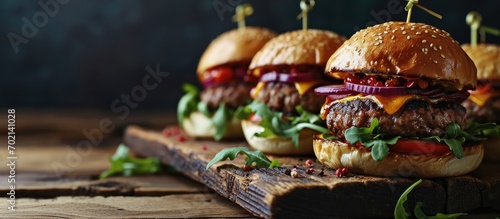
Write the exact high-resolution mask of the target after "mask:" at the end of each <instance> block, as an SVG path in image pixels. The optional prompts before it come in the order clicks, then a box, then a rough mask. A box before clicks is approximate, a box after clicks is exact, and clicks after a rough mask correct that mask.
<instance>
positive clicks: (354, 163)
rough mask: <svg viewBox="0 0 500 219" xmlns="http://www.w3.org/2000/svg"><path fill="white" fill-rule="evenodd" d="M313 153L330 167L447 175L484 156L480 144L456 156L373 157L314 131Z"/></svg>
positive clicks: (371, 172)
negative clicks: (461, 155) (315, 134)
mask: <svg viewBox="0 0 500 219" xmlns="http://www.w3.org/2000/svg"><path fill="white" fill-rule="evenodd" d="M313 145H314V153H315V155H316V157H317V158H318V160H319V161H320V162H321V163H323V164H324V165H325V166H328V167H330V168H333V169H338V168H342V167H348V168H349V171H352V172H355V173H359V174H368V175H374V176H403V177H423V178H433V177H450V176H459V175H463V174H466V173H469V172H471V171H473V170H475V169H476V168H477V167H478V166H479V164H481V160H482V159H483V153H484V149H483V145H482V144H477V145H474V146H472V147H465V148H464V153H463V157H462V158H461V159H458V158H456V157H455V155H453V153H452V152H449V153H446V154H440V155H411V154H398V153H393V152H389V154H388V155H387V157H386V158H385V159H384V160H381V161H375V160H374V159H373V158H372V156H371V151H370V150H368V149H367V148H365V147H355V146H350V145H348V144H346V143H344V142H341V141H338V140H326V139H323V138H321V136H320V135H317V136H315V137H314V139H313Z"/></svg>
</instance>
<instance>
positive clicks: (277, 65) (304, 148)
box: [238, 0, 345, 155]
mask: <svg viewBox="0 0 500 219" xmlns="http://www.w3.org/2000/svg"><path fill="white" fill-rule="evenodd" d="M313 6H314V1H306V0H302V1H301V3H300V8H301V9H302V13H300V14H299V16H298V17H297V18H298V19H301V18H302V19H303V21H304V22H303V29H302V30H297V31H292V32H287V33H284V34H281V35H279V36H277V37H276V38H274V39H272V40H271V41H269V42H268V43H266V45H265V46H264V47H263V48H262V49H261V50H260V51H259V52H258V53H257V54H256V55H255V57H254V58H253V59H252V63H251V64H250V67H249V74H250V76H253V77H258V78H260V82H259V83H258V84H257V86H256V87H255V88H253V89H252V91H251V96H252V98H253V99H254V101H253V102H252V103H251V104H249V105H248V106H246V107H245V108H241V109H242V110H241V111H240V112H239V113H238V114H239V117H240V118H242V119H244V120H243V121H242V122H241V125H242V128H243V132H244V134H245V138H246V140H247V142H248V144H249V145H250V146H251V147H253V148H255V149H257V150H260V151H262V152H264V153H270V154H277V155H299V154H312V144H311V140H312V135H313V134H314V133H316V132H320V133H323V132H325V131H328V130H327V129H326V128H325V127H324V122H323V121H321V119H320V118H319V116H318V115H317V114H318V113H319V110H320V108H321V105H322V103H323V102H324V99H323V98H320V97H318V96H316V95H314V92H313V89H314V88H315V87H317V86H318V85H321V84H324V83H325V82H326V81H327V79H326V78H325V77H324V75H323V69H324V66H325V64H326V62H327V60H328V57H329V56H330V55H331V54H332V53H333V52H334V51H335V50H336V49H337V48H338V47H339V46H340V45H341V44H342V43H343V42H344V41H345V38H344V37H343V36H339V35H337V34H335V33H333V32H330V31H325V30H308V29H307V25H308V24H307V14H308V12H309V11H311V9H312V8H313Z"/></svg>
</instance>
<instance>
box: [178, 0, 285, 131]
mask: <svg viewBox="0 0 500 219" xmlns="http://www.w3.org/2000/svg"><path fill="white" fill-rule="evenodd" d="M247 7H248V6H247ZM237 11H239V12H245V11H247V12H248V11H250V12H251V11H252V10H245V9H244V8H243V9H241V10H237ZM236 20H239V19H238V18H237V19H236ZM240 24H241V22H240ZM275 36H276V34H275V33H274V32H273V31H271V30H268V29H265V28H258V27H241V26H240V28H238V29H235V30H231V31H228V32H225V33H223V34H221V35H220V36H218V37H217V38H216V39H214V40H213V41H212V42H211V43H210V45H209V46H208V48H207V49H206V50H205V52H204V53H203V55H202V56H201V59H200V62H199V63H198V69H197V75H198V79H199V80H200V82H201V83H202V84H203V87H204V89H203V91H202V92H201V93H200V92H199V91H198V90H197V88H196V87H194V86H185V88H184V89H185V90H186V92H187V94H186V95H184V96H183V97H182V98H181V100H180V101H179V105H178V110H177V113H178V117H179V118H178V120H179V123H180V124H181V126H182V127H183V129H184V130H185V131H186V133H187V134H188V135H189V136H192V137H201V138H214V139H215V140H220V139H222V138H227V139H229V138H243V132H242V130H241V125H240V120H239V119H237V118H235V117H234V111H235V110H236V109H237V108H238V107H240V106H243V105H245V104H247V103H248V102H249V101H250V89H251V88H252V87H253V86H255V84H256V82H257V79H255V78H252V77H250V76H248V75H246V72H247V68H248V65H249V64H250V61H251V60H252V58H253V56H254V55H255V54H256V53H257V51H259V49H261V48H262V46H264V44H265V43H266V42H267V41H269V40H270V39H272V38H273V37H275Z"/></svg>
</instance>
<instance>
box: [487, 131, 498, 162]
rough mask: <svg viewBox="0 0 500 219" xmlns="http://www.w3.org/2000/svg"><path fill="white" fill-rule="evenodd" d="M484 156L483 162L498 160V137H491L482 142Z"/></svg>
mask: <svg viewBox="0 0 500 219" xmlns="http://www.w3.org/2000/svg"><path fill="white" fill-rule="evenodd" d="M483 144H484V158H483V162H486V163H495V162H500V137H493V138H490V139H488V140H486V141H484V142H483Z"/></svg>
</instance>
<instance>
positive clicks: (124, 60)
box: [0, 0, 500, 110]
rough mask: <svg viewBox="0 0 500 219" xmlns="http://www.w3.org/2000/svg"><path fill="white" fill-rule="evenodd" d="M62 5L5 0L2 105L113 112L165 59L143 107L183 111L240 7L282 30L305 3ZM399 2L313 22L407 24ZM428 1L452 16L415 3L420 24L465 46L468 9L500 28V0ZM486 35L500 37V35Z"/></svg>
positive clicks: (324, 5) (326, 4)
mask: <svg viewBox="0 0 500 219" xmlns="http://www.w3.org/2000/svg"><path fill="white" fill-rule="evenodd" d="M60 1H61V3H65V4H61V3H58V4H57V5H58V10H54V8H53V7H52V6H51V9H52V10H54V11H56V13H53V14H52V15H53V16H50V15H48V16H47V15H46V16H47V19H46V20H45V21H46V22H45V23H46V24H44V23H43V22H44V20H43V15H41V13H46V12H44V10H43V8H42V7H41V6H40V5H39V1H34V0H20V1H17V0H9V1H7V0H5V1H0V30H1V31H2V32H1V34H2V40H1V41H0V52H1V59H0V66H1V67H2V70H1V73H0V74H1V76H2V77H1V80H0V107H36V108H98V109H103V110H109V109H110V107H111V103H112V102H113V101H115V100H117V99H120V96H121V95H122V94H130V92H131V91H132V90H133V88H134V87H136V86H139V85H141V84H142V80H143V78H144V77H145V75H146V74H147V71H146V69H145V68H146V66H148V65H149V66H151V67H152V68H155V67H156V65H159V66H160V69H161V71H163V72H169V73H171V74H170V75H169V76H168V77H166V78H165V80H164V81H163V82H162V83H161V84H160V85H159V86H158V87H157V88H156V89H153V90H151V91H148V93H147V97H146V98H145V99H144V101H142V102H140V103H138V105H137V109H165V110H174V109H175V107H176V104H177V101H178V99H179V98H180V96H181V95H182V91H181V85H182V83H184V82H191V83H197V79H196V74H195V69H196V65H197V63H198V59H199V57H200V56H201V54H202V52H203V51H204V49H205V47H206V46H207V45H208V44H209V42H210V41H211V40H212V39H213V38H215V37H216V36H217V35H219V34H220V33H222V32H224V31H227V30H229V29H232V28H235V27H236V24H234V23H232V22H231V16H232V15H233V13H234V12H233V10H234V6H233V5H235V3H242V2H245V3H251V4H252V5H253V6H254V9H255V13H254V15H252V16H251V17H249V18H248V19H247V24H248V25H252V26H264V27H268V28H271V29H274V30H276V31H277V32H280V33H282V32H286V31H290V30H295V29H299V28H301V22H300V21H298V20H296V18H295V17H296V15H297V14H298V13H299V12H300V9H299V0H273V1H269V0H253V1H250V0H247V1H242V0H184V1H160V0H142V1H139V0H107V1H105V0H72V1H69V2H67V3H66V1H68V0H64V1H63V0H60ZM393 1H396V2H399V7H397V8H399V9H401V7H404V5H406V2H405V1H403V0H384V1H380V0H378V1H374V0H370V1H369V0H350V1H347V0H344V1H339V0H337V1H331V0H316V7H315V8H314V9H313V11H312V12H311V14H310V27H311V28H319V29H327V30H332V31H335V32H337V33H340V34H342V35H345V36H351V35H352V34H353V33H354V32H355V30H357V29H359V28H364V27H366V26H367V24H369V25H373V24H374V23H379V22H384V21H387V20H388V19H391V20H405V18H406V12H405V11H404V10H400V11H401V12H399V13H395V14H394V13H391V12H390V11H389V10H388V7H389V6H388V3H389V2H393ZM40 2H56V1H55V0H42V1H40ZM420 2H421V3H422V4H423V5H424V6H426V7H428V8H430V9H432V10H434V11H436V12H438V13H440V14H442V15H443V16H444V18H443V19H442V20H438V19H436V18H434V17H432V16H431V15H429V14H427V13H425V12H424V11H422V10H420V9H418V8H415V10H414V13H413V17H412V21H418V22H424V23H428V24H431V25H434V26H436V27H438V28H442V29H445V30H447V31H448V32H450V33H451V35H452V37H454V38H455V39H456V40H457V41H459V42H460V43H466V42H468V41H469V37H470V31H469V27H468V26H467V25H466V23H465V15H466V14H467V13H468V12H469V11H471V10H477V11H479V12H480V13H482V15H483V24H485V25H489V26H493V27H496V28H500V27H499V26H498V20H499V14H500V1H497V0H474V1H471V0H438V1H436V0H433V1H430V0H429V1H424V0H423V1H420ZM396 4H398V3H396ZM215 5H217V7H219V12H218V11H217V10H216V8H215ZM391 7H392V6H391ZM225 9H226V11H224V10H225ZM392 11H394V10H392ZM387 15H389V16H390V17H388V16H387ZM34 16H35V17H37V16H38V18H39V22H38V24H40V23H42V25H40V27H37V31H38V32H37V33H36V34H32V35H34V36H31V37H24V36H23V33H22V30H23V27H24V26H25V25H26V22H24V21H23V17H25V18H27V20H28V22H30V23H32V24H33V17H34ZM495 25H496V26H495ZM35 27H36V26H35ZM9 33H10V34H11V36H12V34H16V35H18V36H20V37H24V39H25V40H27V41H25V42H26V43H25V44H24V43H21V44H19V45H18V48H19V51H18V52H17V53H16V52H15V50H14V49H13V46H12V45H11V42H10V40H9ZM487 39H488V42H492V43H497V44H498V43H500V38H499V37H495V36H488V38H487Z"/></svg>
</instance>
